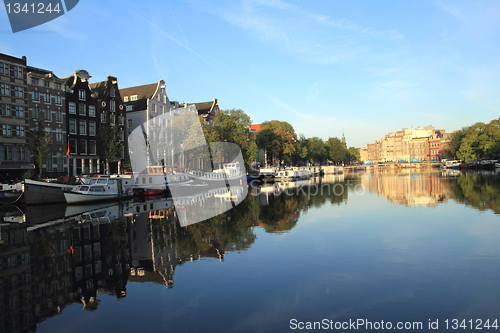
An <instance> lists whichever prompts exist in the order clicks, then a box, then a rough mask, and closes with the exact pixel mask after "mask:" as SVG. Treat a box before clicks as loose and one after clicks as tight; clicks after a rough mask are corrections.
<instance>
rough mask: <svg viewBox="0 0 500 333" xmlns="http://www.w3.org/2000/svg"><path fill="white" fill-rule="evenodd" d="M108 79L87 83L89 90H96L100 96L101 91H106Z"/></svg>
mask: <svg viewBox="0 0 500 333" xmlns="http://www.w3.org/2000/svg"><path fill="white" fill-rule="evenodd" d="M107 83H108V81H101V82H96V83H92V84H89V88H90V90H92V91H93V92H97V94H98V96H102V93H103V92H104V91H106V87H107Z"/></svg>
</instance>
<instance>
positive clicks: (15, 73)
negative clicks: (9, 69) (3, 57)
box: [14, 66, 18, 77]
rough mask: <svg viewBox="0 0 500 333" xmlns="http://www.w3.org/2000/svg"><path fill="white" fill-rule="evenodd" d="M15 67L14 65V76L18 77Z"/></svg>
mask: <svg viewBox="0 0 500 333" xmlns="http://www.w3.org/2000/svg"><path fill="white" fill-rule="evenodd" d="M17 68H18V67H17V66H14V77H18V73H17Z"/></svg>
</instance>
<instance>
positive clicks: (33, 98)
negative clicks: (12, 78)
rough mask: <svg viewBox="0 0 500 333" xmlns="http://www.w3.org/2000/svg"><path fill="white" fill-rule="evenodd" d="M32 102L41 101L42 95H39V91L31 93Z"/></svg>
mask: <svg viewBox="0 0 500 333" xmlns="http://www.w3.org/2000/svg"><path fill="white" fill-rule="evenodd" d="M31 100H32V101H36V102H38V101H39V100H40V94H39V93H38V91H32V92H31Z"/></svg>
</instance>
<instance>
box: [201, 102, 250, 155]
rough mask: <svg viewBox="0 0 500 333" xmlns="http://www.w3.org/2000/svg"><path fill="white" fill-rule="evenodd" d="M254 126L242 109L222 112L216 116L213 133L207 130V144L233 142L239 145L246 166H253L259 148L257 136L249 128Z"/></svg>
mask: <svg viewBox="0 0 500 333" xmlns="http://www.w3.org/2000/svg"><path fill="white" fill-rule="evenodd" d="M251 124H252V121H251V119H250V117H249V116H248V115H247V114H246V113H245V112H243V111H242V110H240V109H231V110H220V111H219V112H218V113H217V114H216V115H215V121H214V126H213V130H215V132H216V134H215V133H212V130H211V129H207V130H206V133H205V134H206V135H207V134H209V137H207V142H216V141H211V140H214V139H216V140H218V141H221V142H231V143H235V144H237V145H238V146H239V147H240V149H241V153H242V155H243V160H244V161H245V164H251V163H252V162H253V161H255V158H257V153H258V148H257V144H256V143H255V134H254V133H251V132H250V130H249V126H250V125H251Z"/></svg>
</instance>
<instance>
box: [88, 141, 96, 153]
mask: <svg viewBox="0 0 500 333" xmlns="http://www.w3.org/2000/svg"><path fill="white" fill-rule="evenodd" d="M96 147H97V144H96V141H94V140H90V142H89V154H90V155H95V154H97V149H96Z"/></svg>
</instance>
